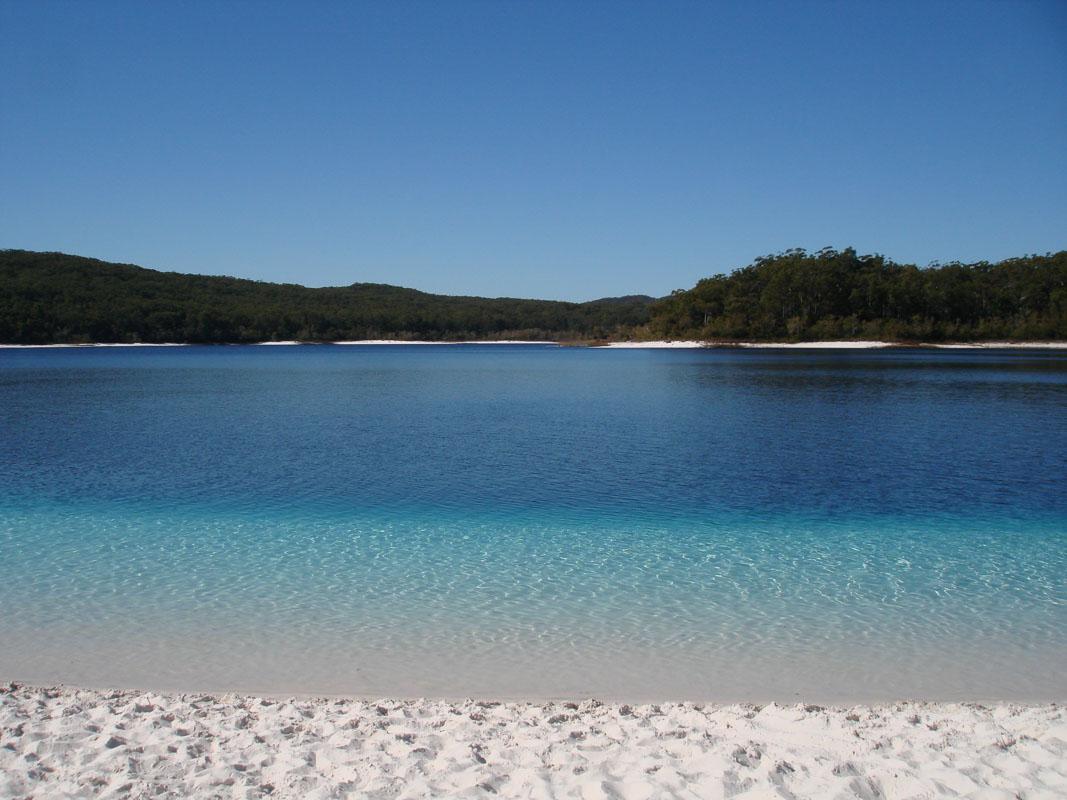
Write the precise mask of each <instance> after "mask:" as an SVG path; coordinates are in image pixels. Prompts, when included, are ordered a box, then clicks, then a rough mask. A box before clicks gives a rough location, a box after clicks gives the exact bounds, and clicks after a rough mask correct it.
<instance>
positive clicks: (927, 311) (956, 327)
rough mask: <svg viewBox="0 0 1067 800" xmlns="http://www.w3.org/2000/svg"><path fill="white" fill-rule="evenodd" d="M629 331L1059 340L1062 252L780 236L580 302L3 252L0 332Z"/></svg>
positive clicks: (432, 336)
mask: <svg viewBox="0 0 1067 800" xmlns="http://www.w3.org/2000/svg"><path fill="white" fill-rule="evenodd" d="M627 338H644V339H655V338H673V339H679V338H682V339H701V340H707V341H744V340H751V341H761V340H762V341H768V340H771V341H812V340H832V339H883V340H887V341H896V342H909V341H913V342H920V341H922V342H936V341H954V340H955V341H970V340H974V341H980V340H990V339H1010V340H1017V341H1026V340H1037V339H1067V251H1063V252H1059V253H1056V254H1049V255H1044V256H1036V255H1034V256H1025V257H1022V258H1013V259H1009V260H1007V261H1001V262H999V263H996V264H990V263H986V262H980V263H977V264H959V263H952V264H944V265H938V266H933V267H927V268H919V267H916V266H913V265H906V264H897V263H894V262H893V261H890V260H889V259H886V258H884V257H883V256H879V255H866V256H861V255H857V254H856V251H855V250H852V249H846V250H842V251H837V250H832V249H829V248H826V249H823V250H820V251H819V252H817V253H807V252H805V251H804V250H789V251H786V252H784V253H781V254H778V255H773V256H767V257H764V258H760V259H757V260H756V261H755V262H754V263H753V264H751V265H750V266H747V267H744V268H742V269H738V270H736V271H735V272H733V273H732V274H730V275H716V276H714V277H711V278H705V279H704V280H702V281H700V282H699V283H697V285H696V286H695V287H693V288H692V289H689V290H687V291H682V290H679V291H676V292H674V293H673V294H671V295H670V296H669V297H665V298H663V299H661V300H658V301H653V299H652V298H650V297H646V296H644V295H637V296H630V297H616V298H604V299H601V300H593V301H591V302H588V303H564V302H557V301H548V300H517V299H509V298H497V299H487V298H480V297H451V296H446V295H435V294H427V293H425V292H419V291H416V290H414V289H402V288H399V287H396V286H387V285H384V284H374V283H354V284H352V285H351V286H342V287H330V288H323V289H311V288H307V287H304V286H297V285H294V284H278V283H264V282H260V281H250V280H242V279H238V278H223V277H212V276H205V275H182V274H178V273H173V272H157V271H155V270H150V269H144V268H141V267H136V266H132V265H129V264H111V263H107V262H104V261H97V260H95V259H90V258H81V257H78V256H70V255H64V254H62V253H34V252H28V251H25V250H2V251H0V342H6V343H15V344H52V343H68V342H69V343H78V342H198V343H213V342H259V341H284V340H293V339H295V340H299V341H308V342H324V341H339V340H352V339H427V340H446V341H447V340H464V339H475V340H476V339H552V340H568V339H570V340H586V341H588V340H593V339H627Z"/></svg>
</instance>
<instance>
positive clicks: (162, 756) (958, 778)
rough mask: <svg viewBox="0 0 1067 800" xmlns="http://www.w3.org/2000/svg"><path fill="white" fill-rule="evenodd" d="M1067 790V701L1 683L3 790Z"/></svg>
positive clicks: (838, 794) (505, 793)
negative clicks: (786, 699) (494, 698)
mask: <svg viewBox="0 0 1067 800" xmlns="http://www.w3.org/2000/svg"><path fill="white" fill-rule="evenodd" d="M268 794H269V795H271V796H273V797H286V798H288V797H346V796H352V797H399V798H417V797H441V796H461V797H489V796H495V797H535V798H553V797H582V798H635V799H636V798H651V797H687V798H722V797H732V796H743V797H761V798H762V797H768V798H769V797H787V798H817V797H818V798H822V797H825V798H852V797H857V798H879V797H901V798H904V797H907V798H918V797H923V798H929V797H956V796H966V797H982V798H1013V797H1026V798H1033V799H1035V800H1036V799H1037V798H1049V799H1051V798H1058V797H1064V796H1067V719H1065V716H1064V712H1063V710H1062V709H1061V708H1060V707H1058V706H1057V705H1040V706H1024V705H996V706H988V707H987V706H979V705H968V704H964V705H959V704H948V703H897V704H891V705H875V706H854V707H834V708H823V707H819V706H811V705H807V706H805V705H773V704H772V705H767V706H762V707H761V706H754V705H730V706H704V705H699V704H693V703H668V704H662V705H639V706H633V707H631V706H628V705H620V704H607V705H605V704H601V703H599V702H597V701H594V700H586V701H583V702H580V703H564V702H555V703H544V704H531V703H494V702H475V701H470V700H468V701H463V702H447V701H431V700H411V701H398V700H376V701H367V700H347V699H294V698H287V699H283V698H263V697H250V696H238V695H201V694H157V693H149V692H136V691H108V690H79V689H70V688H54V689H43V688H31V687H23V686H18V685H11V686H8V687H4V688H0V796H3V797H12V796H15V797H21V796H34V797H45V796H48V797H95V796H108V797H110V796H129V797H156V796H167V797H194V796H195V797H259V796H265V795H268Z"/></svg>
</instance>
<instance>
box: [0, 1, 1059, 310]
mask: <svg viewBox="0 0 1067 800" xmlns="http://www.w3.org/2000/svg"><path fill="white" fill-rule="evenodd" d="M0 33H2V36H3V46H2V47H0V186H2V191H0V247H20V248H28V249H34V250H62V251H66V252H73V253H79V254H83V255H91V256H95V257H98V258H104V259H108V260H116V261H128V262H133V263H139V264H142V265H144V266H150V267H154V268H159V269H170V270H178V271H182V272H202V273H210V274H231V275H239V276H242V277H252V278H260V279H264V280H279V281H292V282H298V283H304V284H307V285H314V286H321V285H336V284H347V283H352V282H354V281H379V282H386V283H393V284H399V285H403V286H412V287H416V288H420V289H424V290H427V291H437V292H445V293H452V294H460V293H462V294H480V295H491V296H497V295H511V296H523V297H546V298H561V299H577V300H582V299H590V298H593V297H600V296H606V295H616V294H629V293H639V292H640V293H648V294H656V295H659V294H665V293H667V292H669V291H670V290H672V289H675V288H682V287H689V286H691V285H692V284H693V283H694V282H695V281H696V280H697V279H698V278H700V277H703V276H705V275H709V274H712V273H716V272H723V271H729V270H731V269H733V268H735V267H738V266H743V265H745V264H747V263H749V262H750V261H751V260H752V259H753V258H754V257H756V256H759V255H763V254H767V253H771V252H776V251H779V250H782V249H786V248H790V247H806V248H808V249H819V248H821V247H823V246H825V245H832V246H836V247H845V246H848V245H852V246H855V247H856V248H857V249H858V250H860V251H861V252H879V253H884V254H886V255H888V256H890V257H892V258H895V259H897V260H899V261H907V262H914V263H919V264H927V263H930V262H931V261H934V260H940V261H947V260H953V259H960V260H979V259H989V260H997V259H1000V258H1004V257H1008V256H1012V255H1019V254H1022V253H1028V252H1045V251H1048V250H1059V249H1063V248H1065V247H1067V3H1064V2H1060V1H1059V0H1054V2H1048V3H1040V2H1025V1H1020V2H1002V3H1001V2H998V3H983V2H967V3H951V2H929V3H927V2H898V3H888V2H887V3H873V2H871V3H866V2H842V3H816V2H804V3H785V2H779V3H758V2H752V3H740V2H739V3H675V2H662V3H660V2H655V3H642V4H637V3H608V2H567V3H553V2H538V3H513V2H503V1H502V2H485V3H481V2H459V0H456V1H455V2H445V3H431V2H417V3H404V2H381V3H375V4H357V3H340V2H339V3H325V2H309V3H295V2H294V3H288V4H282V3H261V2H255V3H252V2H249V3H226V4H223V3H219V4H216V3H206V2H204V3H182V2H168V3H152V4H145V3H130V4H124V3H117V2H104V1H103V0H101V2H94V3H75V2H68V3H49V2H29V0H27V1H26V2H10V1H9V0H0Z"/></svg>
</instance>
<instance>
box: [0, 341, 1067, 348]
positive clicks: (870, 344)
mask: <svg viewBox="0 0 1067 800" xmlns="http://www.w3.org/2000/svg"><path fill="white" fill-rule="evenodd" d="M321 345H337V346H342V347H348V346H396V345H417V346H420V347H421V346H430V345H434V346H456V345H552V346H557V347H563V346H570V347H586V348H588V349H590V350H697V349H705V350H720V349H722V350H725V349H769V350H881V349H937V350H1067V341H1063V342H1050V341H1034V342H944V343H942V342H920V343H917V344H913V343H904V342H883V341H823V342H703V341H698V340H694V339H685V340H670V339H661V340H654V341H647V342H606V343H604V344H580V343H579V344H570V343H565V342H561V341H552V340H547V339H529V340H526V339H523V340H512V339H486V340H481V339H469V340H463V341H455V342H452V341H447V342H445V341H429V340H405V339H357V340H342V341H336V342H299V341H281V342H247V343H234V342H223V343H208V344H200V343H193V342H148V343H140V342H139V343H129V342H86V343H78V344H3V343H0V350H48V349H84V348H96V347H305V346H306V347H316V346H321Z"/></svg>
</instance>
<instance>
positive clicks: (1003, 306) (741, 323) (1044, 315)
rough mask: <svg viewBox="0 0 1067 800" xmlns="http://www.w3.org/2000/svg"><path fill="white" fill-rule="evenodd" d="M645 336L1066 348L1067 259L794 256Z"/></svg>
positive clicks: (739, 280) (691, 305)
mask: <svg viewBox="0 0 1067 800" xmlns="http://www.w3.org/2000/svg"><path fill="white" fill-rule="evenodd" d="M643 333H644V334H645V335H646V336H654V337H668V338H691V339H703V340H719V341H731V340H751V341H759V340H764V341H768V340H770V341H783V340H787V341H817V340H835V339H836V340H840V339H881V340H885V341H894V342H908V341H914V342H936V341H972V340H973V341H979V340H983V339H984V340H990V339H994V340H995V339H1010V340H1016V341H1035V340H1040V339H1056V340H1067V251H1061V252H1059V253H1056V254H1050V255H1044V256H1025V257H1022V258H1012V259H1008V260H1007V261H1001V262H999V263H995V264H990V263H987V262H980V263H977V264H959V263H952V264H944V265H940V266H934V267H927V268H924V269H920V268H919V267H916V266H913V265H905V264H896V263H894V262H892V261H890V260H888V259H886V258H884V257H883V256H879V255H867V256H860V255H857V254H856V251H855V250H852V249H847V250H843V251H840V252H839V251H836V250H832V249H829V248H827V249H824V250H820V251H819V252H817V253H807V252H805V251H803V250H789V251H787V252H785V253H781V254H779V255H774V256H767V257H765V258H760V259H757V260H756V262H755V263H753V264H752V265H750V266H747V267H744V268H743V269H739V270H736V271H735V272H733V273H732V274H730V275H717V276H715V277H712V278H705V279H704V280H702V281H700V282H699V283H697V285H696V286H695V287H693V288H692V289H689V290H688V291H677V292H675V293H673V294H672V295H670V296H669V297H666V298H664V299H663V300H660V301H659V302H657V303H656V304H655V305H653V308H652V319H651V320H650V322H649V325H648V326H647V328H645V329H644V331H643Z"/></svg>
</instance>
